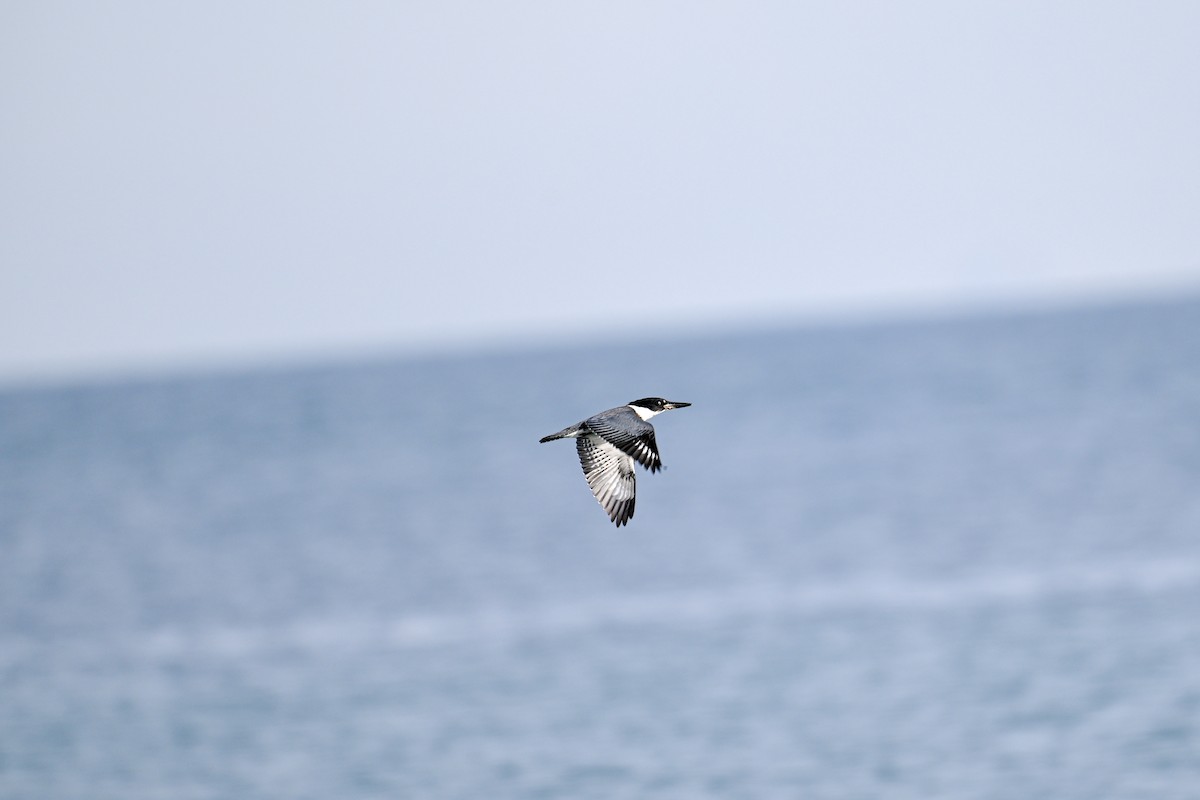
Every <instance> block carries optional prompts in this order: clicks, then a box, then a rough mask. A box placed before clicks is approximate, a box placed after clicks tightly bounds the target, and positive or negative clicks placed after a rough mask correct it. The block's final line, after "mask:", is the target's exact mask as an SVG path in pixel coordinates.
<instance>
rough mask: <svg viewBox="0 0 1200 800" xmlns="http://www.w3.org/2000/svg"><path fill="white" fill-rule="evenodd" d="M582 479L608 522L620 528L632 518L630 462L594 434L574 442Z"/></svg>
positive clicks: (634, 483)
mask: <svg viewBox="0 0 1200 800" xmlns="http://www.w3.org/2000/svg"><path fill="white" fill-rule="evenodd" d="M575 449H576V451H578V453H579V463H580V465H582V466H583V475H584V477H586V478H587V482H588V486H589V487H591V490H592V494H594V495H595V496H596V500H597V501H598V502H599V503H600V505H601V506H603V508H604V510H605V511H606V512H608V518H609V519H611V520H612V521H613V522H614V523H616V525H617V527H618V528H619V527H621V526H622V525H624V524H625V523H627V522H629V520H630V518H632V517H633V502H634V500H635V499H636V498H635V495H636V493H637V479H636V477H635V476H634V474H633V459H632V458H630V457H629V456H628V455H627V454H625V453H623V452H622V451H621V450H619V449H617V448H616V447H615V446H614V445H613V444H612V443H611V442H608V441H606V440H605V439H603V438H602V437H600V436H599V435H597V434H595V433H589V434H587V435H586V436H580V437H579V438H578V439H576V440H575Z"/></svg>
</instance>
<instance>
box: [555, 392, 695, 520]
mask: <svg viewBox="0 0 1200 800" xmlns="http://www.w3.org/2000/svg"><path fill="white" fill-rule="evenodd" d="M690 405H691V403H677V402H672V401H670V400H663V399H662V398H661V397H644V398H642V399H641V400H634V401H633V402H632V403H629V404H627V405H623V406H617V407H616V408H610V409H609V410H608V411H601V412H600V413H599V414H596V415H595V416H591V417H588V418H587V419H585V420H584V421H583V422H580V423H578V424H576V425H572V426H570V427H569V428H563V429H562V430H561V431H559V432H558V433H552V434H550V435H549V436H543V437H542V438H541V441H542V442H552V441H554V440H555V439H574V440H575V449H576V451H577V452H578V453H579V463H580V465H581V466H582V467H583V475H584V477H585V478H587V482H588V486H589V487H591V490H592V494H593V495H595V496H596V501H597V502H598V503H600V505H601V506H602V507H603V508H604V510H605V511H606V512H608V518H609V519H610V520H612V521H613V522H614V523H615V524H616V526H617V527H618V528H619V527H621V526H622V525H624V524H626V523H627V522H629V520H630V519H632V518H633V505H634V501H635V500H636V499H637V479H636V476H635V475H634V471H633V462H634V461H637V463H639V464H641V465H642V466H643V467H645V468H646V469H648V470H650V471H651V472H658V471H659V470H660V469H661V468H662V458H661V457H660V456H659V454H658V444H657V443H656V442H655V441H654V426H653V425H651V424H650V423H649V422H647V421H646V420H648V419H650V418H651V417H653V416H654V415H655V414H661V413H662V412H664V411H670V410H671V409H673V408H686V407H687V406H690Z"/></svg>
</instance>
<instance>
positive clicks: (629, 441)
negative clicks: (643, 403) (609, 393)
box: [584, 411, 662, 472]
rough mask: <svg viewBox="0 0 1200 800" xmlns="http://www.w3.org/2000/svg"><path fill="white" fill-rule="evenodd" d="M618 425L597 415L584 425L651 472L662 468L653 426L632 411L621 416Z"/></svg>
mask: <svg viewBox="0 0 1200 800" xmlns="http://www.w3.org/2000/svg"><path fill="white" fill-rule="evenodd" d="M619 422H620V424H619V425H618V424H614V421H613V420H611V419H609V418H608V417H606V416H605V415H603V414H597V415H596V416H594V417H592V418H591V419H589V420H588V421H587V422H586V423H584V424H585V425H586V426H587V428H588V430H590V431H591V432H592V433H594V434H596V435H597V436H599V437H601V438H602V439H604V440H605V441H606V442H608V443H609V444H611V445H613V446H614V447H616V448H617V449H618V450H620V451H621V452H623V453H625V454H626V455H629V456H633V458H634V459H635V460H636V461H637V462H638V463H639V464H641V465H642V466H643V467H645V468H646V469H648V470H650V471H651V472H658V471H659V469H661V468H662V458H661V457H660V456H659V455H658V443H657V442H656V441H655V440H654V426H652V425H651V424H650V423H648V422H645V421H644V420H640V419H638V417H637V415H636V414H634V413H633V412H632V411H629V412H628V415H623V416H622V417H621V418H620V420H619Z"/></svg>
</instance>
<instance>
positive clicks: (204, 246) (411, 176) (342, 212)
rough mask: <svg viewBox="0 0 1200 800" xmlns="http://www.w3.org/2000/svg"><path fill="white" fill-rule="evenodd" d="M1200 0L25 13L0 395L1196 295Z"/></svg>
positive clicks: (173, 6) (12, 44)
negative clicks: (146, 373)
mask: <svg viewBox="0 0 1200 800" xmlns="http://www.w3.org/2000/svg"><path fill="white" fill-rule="evenodd" d="M1198 41H1200V3H1195V2H1191V1H1190V0H1182V1H1181V2H1161V3H1133V2H1124V3H1106V2H1076V3H1066V2H1059V3H1046V2H1041V0H1038V2H1004V3H993V4H978V3H962V2H942V3H895V2H849V3H842V2H827V3H807V4H804V3H795V2H780V3H771V2H757V3H756V2H749V3H721V4H713V3H696V2H671V3H654V2H650V3H646V2H605V3H549V2H546V3H459V2H441V1H439V2H433V3H423V4H417V3H403V2H401V3H393V2H355V3H285V2H272V3H250V4H242V3H210V2H204V3H200V2H194V3H188V2H181V3H152V2H121V1H120V0H117V1H115V2H106V3H88V2H78V3H62V2H54V1H53V0H49V1H47V0H38V2H9V3H5V4H3V6H0V107H2V108H3V109H4V122H3V124H2V125H0V219H2V220H3V223H2V227H0V270H2V271H0V378H4V377H8V378H12V377H14V376H16V377H22V376H28V375H34V374H63V373H68V374H69V373H71V372H72V371H96V370H104V369H110V368H129V367H139V366H140V367H148V366H165V365H179V364H187V363H192V362H194V361H195V360H197V359H203V360H213V359H216V360H219V359H223V358H238V359H246V358H257V357H276V356H296V355H303V354H305V353H328V352H335V351H353V350H355V349H358V348H371V349H374V350H381V349H387V348H392V347H396V348H405V349H420V348H424V347H429V346H444V345H446V344H456V343H457V344H464V343H466V344H470V343H472V342H475V343H478V342H495V341H498V340H505V339H510V340H511V339H514V338H523V339H525V340H530V341H538V342H546V341H553V340H555V339H556V338H558V337H561V336H564V335H568V334H571V333H578V332H579V331H586V330H591V329H596V328H600V327H604V326H609V325H613V324H616V325H617V326H618V327H619V328H620V329H621V330H623V331H625V332H627V333H628V334H629V335H633V334H635V333H636V332H637V331H638V330H639V329H640V328H641V327H642V326H647V327H648V328H649V329H651V330H661V329H669V328H670V327H671V326H674V325H684V326H690V327H693V328H694V327H697V326H701V325H704V324H706V323H709V322H713V321H723V322H730V321H737V320H754V319H762V318H763V317H771V318H775V319H779V318H783V317H786V316H787V315H793V314H794V315H800V316H803V315H813V314H820V315H826V314H830V313H838V312H845V311H857V312H862V311H863V310H864V309H896V308H901V309H902V308H906V307H911V306H913V305H919V306H922V307H938V306H947V305H949V306H955V305H959V304H979V303H984V304H988V303H995V302H1009V301H1013V300H1022V299H1037V298H1046V297H1067V298H1069V297H1072V296H1077V295H1094V294H1106V293H1107V294H1114V293H1115V294H1121V293H1125V292H1135V291H1152V290H1156V289H1157V290H1166V291H1173V290H1177V287H1188V286H1191V287H1197V286H1200V224H1198V223H1200V46H1197V42H1198Z"/></svg>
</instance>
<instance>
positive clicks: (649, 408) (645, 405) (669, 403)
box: [629, 397, 691, 419]
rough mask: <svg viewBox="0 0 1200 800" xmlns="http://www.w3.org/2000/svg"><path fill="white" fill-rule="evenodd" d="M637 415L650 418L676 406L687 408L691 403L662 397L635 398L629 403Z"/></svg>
mask: <svg viewBox="0 0 1200 800" xmlns="http://www.w3.org/2000/svg"><path fill="white" fill-rule="evenodd" d="M629 405H630V406H632V407H633V410H634V411H636V412H637V415H638V416H639V417H641V418H642V419H650V417H653V416H654V415H655V414H661V413H662V412H664V411H670V410H671V409H674V408H687V407H688V406H690V405H691V403H682V402H679V401H676V400H664V399H662V398H661V397H643V398H642V399H641V400H634V401H633V402H631V403H629Z"/></svg>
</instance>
